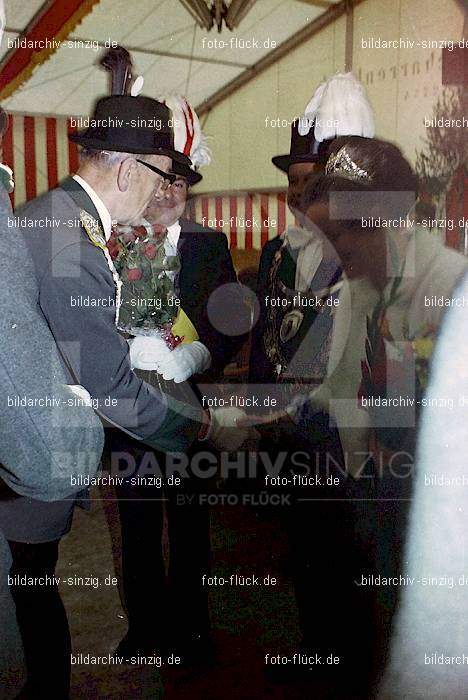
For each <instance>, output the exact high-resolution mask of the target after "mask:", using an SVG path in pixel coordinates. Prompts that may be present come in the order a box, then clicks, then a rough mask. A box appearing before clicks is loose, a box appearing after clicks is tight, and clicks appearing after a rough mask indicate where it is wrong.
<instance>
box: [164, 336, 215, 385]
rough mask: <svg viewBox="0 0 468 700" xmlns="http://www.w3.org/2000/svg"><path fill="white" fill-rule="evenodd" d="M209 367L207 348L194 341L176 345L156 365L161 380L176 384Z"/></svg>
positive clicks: (209, 356)
mask: <svg viewBox="0 0 468 700" xmlns="http://www.w3.org/2000/svg"><path fill="white" fill-rule="evenodd" d="M210 365H211V355H210V351H209V350H208V348H207V347H205V346H204V345H203V343H200V341H198V340H195V341H194V342H193V343H186V344H182V345H178V346H177V347H176V348H175V349H174V350H172V351H171V352H170V353H169V355H167V356H166V357H164V358H163V360H162V361H161V362H160V363H159V364H158V368H157V370H158V372H159V374H162V376H163V379H173V380H174V382H175V383H176V384H180V382H185V380H186V379H188V378H189V377H191V376H192V375H193V374H197V373H198V372H204V371H205V370H206V369H208V367H209V366H210Z"/></svg>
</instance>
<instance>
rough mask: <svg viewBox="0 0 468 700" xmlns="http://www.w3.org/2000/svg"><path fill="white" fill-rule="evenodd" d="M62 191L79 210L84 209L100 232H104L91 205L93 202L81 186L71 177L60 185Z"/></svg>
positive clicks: (94, 208) (95, 210) (99, 219)
mask: <svg viewBox="0 0 468 700" xmlns="http://www.w3.org/2000/svg"><path fill="white" fill-rule="evenodd" d="M60 187H61V189H62V190H65V192H66V193H67V194H68V195H69V196H70V197H71V198H72V199H73V201H74V202H75V204H76V205H77V207H78V208H79V209H80V210H81V209H84V210H85V211H86V212H88V214H90V215H91V216H92V217H93V218H94V219H96V221H97V222H98V223H99V225H100V227H101V229H102V231H104V226H103V225H102V221H101V217H100V216H99V214H98V211H97V209H96V207H95V206H94V204H93V200H92V199H91V197H90V196H89V194H88V193H87V192H86V190H84V189H83V188H82V187H81V185H80V184H79V183H78V182H77V181H76V180H74V179H73V178H72V177H67V178H66V179H65V180H64V181H63V182H62V183H61V185H60Z"/></svg>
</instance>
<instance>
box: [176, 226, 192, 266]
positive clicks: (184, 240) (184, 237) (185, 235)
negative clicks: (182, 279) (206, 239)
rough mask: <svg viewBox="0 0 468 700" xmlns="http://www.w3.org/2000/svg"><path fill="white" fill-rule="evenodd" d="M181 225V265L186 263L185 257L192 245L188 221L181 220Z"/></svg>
mask: <svg viewBox="0 0 468 700" xmlns="http://www.w3.org/2000/svg"><path fill="white" fill-rule="evenodd" d="M179 224H180V234H179V240H178V242H177V252H178V253H179V255H180V262H181V265H183V263H184V255H186V254H187V252H188V248H189V245H190V237H191V234H190V231H189V230H188V228H189V226H188V221H187V220H186V219H179Z"/></svg>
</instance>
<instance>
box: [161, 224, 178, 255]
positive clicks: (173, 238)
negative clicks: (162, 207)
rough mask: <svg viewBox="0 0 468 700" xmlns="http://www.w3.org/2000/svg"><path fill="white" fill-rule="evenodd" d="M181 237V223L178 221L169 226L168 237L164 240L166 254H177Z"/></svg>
mask: <svg viewBox="0 0 468 700" xmlns="http://www.w3.org/2000/svg"><path fill="white" fill-rule="evenodd" d="M179 238H180V224H179V222H178V221H176V222H175V224H172V225H171V226H168V227H167V237H166V240H165V241H164V252H165V253H166V255H177V244H178V243H179Z"/></svg>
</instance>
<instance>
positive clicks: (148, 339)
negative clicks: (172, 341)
mask: <svg viewBox="0 0 468 700" xmlns="http://www.w3.org/2000/svg"><path fill="white" fill-rule="evenodd" d="M127 342H128V344H129V346H130V364H131V367H132V369H146V370H158V368H159V365H160V364H161V363H162V362H163V361H164V360H165V359H166V358H167V357H168V356H169V355H170V354H171V350H170V348H168V347H167V345H166V343H165V341H164V340H163V339H162V338H158V337H157V336H144V335H137V337H136V338H132V339H131V340H128V341H127Z"/></svg>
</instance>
